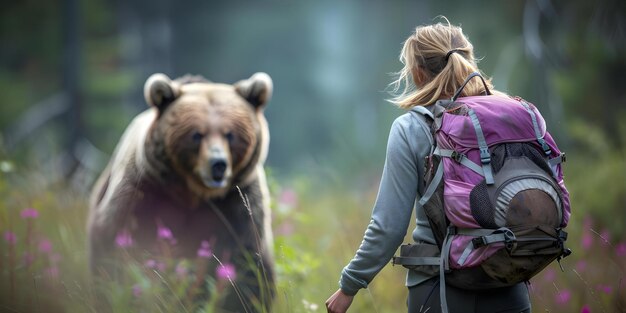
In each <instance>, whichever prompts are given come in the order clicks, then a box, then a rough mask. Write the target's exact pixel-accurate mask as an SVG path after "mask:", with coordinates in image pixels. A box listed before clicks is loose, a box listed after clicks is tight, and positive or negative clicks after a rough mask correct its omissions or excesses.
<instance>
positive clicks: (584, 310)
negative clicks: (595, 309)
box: [580, 304, 591, 313]
mask: <svg viewBox="0 0 626 313" xmlns="http://www.w3.org/2000/svg"><path fill="white" fill-rule="evenodd" d="M580 313H591V309H589V306H588V305H586V304H585V305H583V307H582V309H580Z"/></svg>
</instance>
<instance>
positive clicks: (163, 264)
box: [156, 262, 166, 272]
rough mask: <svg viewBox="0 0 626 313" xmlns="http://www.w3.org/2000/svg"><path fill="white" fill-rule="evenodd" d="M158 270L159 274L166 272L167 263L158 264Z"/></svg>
mask: <svg viewBox="0 0 626 313" xmlns="http://www.w3.org/2000/svg"><path fill="white" fill-rule="evenodd" d="M156 269H157V270H158V271H159V272H165V269H166V265H165V262H157V264H156Z"/></svg>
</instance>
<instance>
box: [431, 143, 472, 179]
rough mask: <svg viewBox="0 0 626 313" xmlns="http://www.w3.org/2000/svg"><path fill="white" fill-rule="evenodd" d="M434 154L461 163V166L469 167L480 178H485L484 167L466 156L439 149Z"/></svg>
mask: <svg viewBox="0 0 626 313" xmlns="http://www.w3.org/2000/svg"><path fill="white" fill-rule="evenodd" d="M433 154H436V155H440V156H442V157H446V158H451V159H453V160H455V161H457V162H459V163H460V164H463V165H464V166H466V167H468V168H469V169H471V170H472V171H474V172H476V173H477V174H479V175H480V176H483V169H482V167H480V165H478V164H476V163H474V162H472V160H470V159H468V158H467V156H466V155H465V154H462V153H458V152H456V151H454V150H450V149H439V148H436V149H435V151H434V152H433Z"/></svg>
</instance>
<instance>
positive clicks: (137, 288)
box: [133, 284, 143, 298]
mask: <svg viewBox="0 0 626 313" xmlns="http://www.w3.org/2000/svg"><path fill="white" fill-rule="evenodd" d="M142 293H143V289H142V288H141V286H140V285H139V284H135V285H133V296H135V298H139V297H141V294H142Z"/></svg>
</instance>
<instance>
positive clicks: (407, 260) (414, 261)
mask: <svg viewBox="0 0 626 313" xmlns="http://www.w3.org/2000/svg"><path fill="white" fill-rule="evenodd" d="M394 264H399V265H412V266H415V265H439V258H438V257H425V256H424V257H401V256H397V257H395V258H394Z"/></svg>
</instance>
